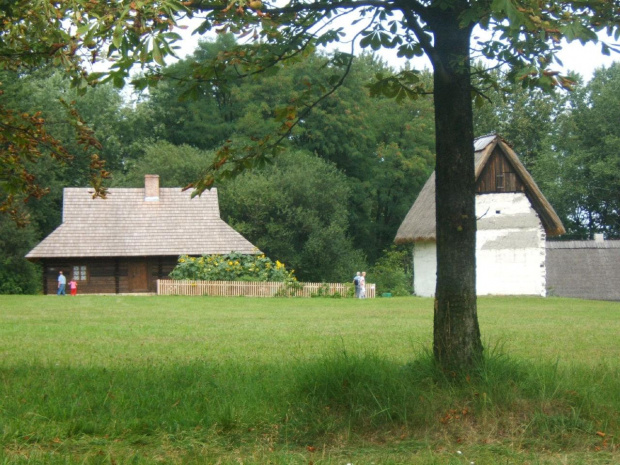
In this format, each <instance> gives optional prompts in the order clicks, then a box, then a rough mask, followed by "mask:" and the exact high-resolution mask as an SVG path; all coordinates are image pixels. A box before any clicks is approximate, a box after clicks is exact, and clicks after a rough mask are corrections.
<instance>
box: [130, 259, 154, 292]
mask: <svg viewBox="0 0 620 465" xmlns="http://www.w3.org/2000/svg"><path fill="white" fill-rule="evenodd" d="M128 272H129V292H147V291H148V290H149V286H148V273H147V266H146V262H129V270H128Z"/></svg>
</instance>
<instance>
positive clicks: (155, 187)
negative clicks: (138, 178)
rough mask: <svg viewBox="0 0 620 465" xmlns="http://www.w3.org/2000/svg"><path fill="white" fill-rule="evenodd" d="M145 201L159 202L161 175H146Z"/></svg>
mask: <svg viewBox="0 0 620 465" xmlns="http://www.w3.org/2000/svg"><path fill="white" fill-rule="evenodd" d="M144 201H145V202H159V175H158V174H145V175H144Z"/></svg>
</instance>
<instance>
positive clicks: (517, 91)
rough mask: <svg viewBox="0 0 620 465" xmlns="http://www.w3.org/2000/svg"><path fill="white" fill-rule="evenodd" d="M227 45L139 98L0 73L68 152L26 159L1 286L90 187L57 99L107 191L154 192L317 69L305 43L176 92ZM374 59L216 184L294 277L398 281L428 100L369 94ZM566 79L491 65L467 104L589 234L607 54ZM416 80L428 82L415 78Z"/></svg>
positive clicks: (53, 76)
mask: <svg viewBox="0 0 620 465" xmlns="http://www.w3.org/2000/svg"><path fill="white" fill-rule="evenodd" d="M233 40H234V39H233V38H232V37H231V36H226V35H222V36H219V38H218V39H217V41H215V42H201V43H200V45H199V47H198V49H197V50H196V51H195V52H194V53H193V55H191V56H189V57H187V58H185V59H183V60H181V61H179V62H177V63H175V64H173V65H170V66H168V67H166V68H165V69H164V73H163V76H164V77H163V78H162V79H161V80H160V82H159V84H158V85H157V86H156V87H155V88H151V89H150V91H149V93H148V94H142V95H140V96H134V97H135V98H133V99H129V98H127V97H126V95H125V94H121V93H120V92H119V91H118V90H117V89H115V88H113V87H112V86H109V85H100V86H97V87H95V88H94V89H91V90H89V91H88V92H87V93H86V94H85V95H84V96H78V95H77V94H76V93H75V91H74V90H73V89H71V88H70V85H69V82H68V81H67V80H65V79H64V77H63V74H62V73H61V72H58V71H55V70H54V69H52V68H44V69H38V70H36V71H33V72H30V73H27V74H24V73H21V74H15V73H10V72H2V74H1V75H0V82H1V83H2V88H3V89H4V90H5V91H7V90H10V92H8V91H7V92H5V93H4V94H0V100H1V102H2V104H3V105H4V106H5V107H7V108H12V109H14V110H15V111H17V112H34V111H36V110H43V112H42V115H41V117H42V118H44V119H45V120H46V124H47V125H48V130H49V132H50V133H52V135H53V136H55V137H56V138H58V139H59V140H61V141H63V143H64V144H65V146H66V147H67V148H68V149H69V150H70V152H71V153H72V154H73V156H74V159H73V160H72V162H71V163H69V164H60V163H55V162H53V161H51V160H49V161H46V160H45V159H43V161H42V162H38V163H37V165H36V166H33V168H32V169H33V171H34V172H35V173H36V174H37V176H38V177H39V178H40V179H41V180H42V181H43V183H44V184H45V185H46V186H47V187H48V188H49V194H48V195H47V196H45V197H43V198H41V199H39V200H37V199H31V200H30V201H29V202H28V203H27V204H26V205H25V206H24V209H25V210H26V212H27V213H28V215H29V218H30V221H29V223H28V224H27V225H26V226H25V227H23V228H18V227H17V226H16V225H15V224H14V222H13V221H12V220H11V218H9V217H8V216H7V215H0V293H5V294H6V293H35V292H37V291H38V288H39V285H40V279H39V270H38V269H37V267H36V265H33V264H31V263H29V262H27V261H26V260H25V259H24V258H23V257H24V255H25V254H26V253H27V252H28V251H29V250H30V249H31V248H32V247H33V246H34V245H35V244H36V243H37V242H38V241H39V240H41V239H42V238H43V237H45V236H46V235H47V234H49V233H50V232H51V231H52V230H53V229H54V228H56V227H57V226H58V225H59V224H60V221H61V206H62V188H63V187H68V186H72V187H77V186H87V185H88V182H89V164H90V159H89V157H88V156H87V155H86V153H85V152H84V151H83V149H82V148H81V147H80V146H79V145H78V144H77V143H76V140H75V139H76V138H75V134H74V128H73V126H71V125H69V124H66V123H65V121H66V108H65V106H64V105H63V104H62V103H61V99H62V100H64V101H75V107H76V108H77V109H78V111H79V113H80V115H81V117H82V118H83V119H84V120H85V121H86V122H87V123H88V124H89V125H90V127H91V128H92V129H93V130H94V134H95V136H96V137H97V138H98V140H99V141H100V142H101V144H102V150H101V156H102V158H103V159H105V161H106V168H107V170H108V171H110V172H111V174H112V177H111V181H110V186H111V187H142V186H143V182H144V174H147V173H150V174H159V175H160V182H161V185H162V186H163V187H178V186H186V185H187V184H189V183H190V182H192V181H194V180H196V179H197V178H198V177H199V176H200V175H201V174H202V172H203V170H204V168H205V167H206V166H207V165H208V164H209V163H210V162H211V160H212V157H213V154H214V152H215V150H217V149H218V148H219V147H220V146H221V145H222V144H223V143H224V142H226V141H230V142H229V143H231V144H243V143H244V142H245V141H247V140H249V139H255V138H259V137H262V136H263V135H264V134H267V133H269V132H276V131H277V127H276V126H277V125H278V124H281V123H279V122H277V121H274V119H273V118H272V116H273V115H272V114H271V110H270V108H273V107H277V106H278V105H280V106H283V105H286V104H287V102H289V101H290V100H291V99H294V98H295V96H296V95H297V94H299V93H300V92H301V91H302V90H303V88H304V86H308V85H313V83H317V82H321V81H322V80H327V79H329V74H330V70H329V66H323V67H321V66H320V65H321V63H322V62H323V61H326V60H325V57H323V56H321V55H319V54H315V55H311V56H309V57H307V58H305V59H304V60H299V61H298V62H297V63H295V64H294V65H290V66H287V67H285V68H283V69H281V70H280V71H279V73H278V74H277V75H268V74H262V75H257V76H255V77H251V78H246V79H240V80H236V81H234V82H233V83H232V84H230V83H228V84H226V85H223V84H222V85H217V84H215V85H214V84H213V82H212V81H211V82H209V83H208V84H207V83H205V84H203V85H201V84H198V85H192V86H191V87H190V86H189V85H188V84H187V83H185V82H184V81H183V80H181V79H180V78H179V76H181V75H183V74H185V73H184V72H183V71H184V70H187V69H188V68H189V69H192V67H193V66H194V64H195V63H196V62H201V61H206V60H209V59H210V58H212V57H213V56H215V55H216V54H218V53H221V52H225V51H226V49H227V48H228V47H230V46H231V45H232V44H233ZM309 62H312V63H309ZM310 65H311V66H310ZM317 65H318V66H317ZM310 69H312V70H313V71H312V72H309V71H308V70H310ZM317 69H320V70H321V71H320V72H322V73H325V74H324V76H319V75H317V72H316V70H317ZM386 69H387V65H386V63H384V62H382V61H381V60H379V59H377V58H376V57H374V56H372V55H369V54H365V55H362V56H360V57H359V58H358V59H356V60H355V62H354V65H353V67H352V69H351V73H350V76H349V78H348V79H347V80H345V83H344V84H343V86H342V87H340V88H339V89H338V90H337V92H336V93H334V94H332V95H330V96H329V97H328V98H326V99H324V100H323V101H321V102H320V103H319V104H318V105H317V107H315V108H314V109H313V111H312V112H311V113H310V114H309V115H308V116H307V117H306V118H304V119H303V120H302V121H301V123H300V124H299V125H298V126H297V127H295V129H294V131H293V133H292V136H291V137H290V138H289V139H288V140H287V141H286V148H285V150H284V151H283V152H282V153H281V154H280V155H279V156H278V157H276V158H275V161H274V162H273V163H272V164H267V165H265V166H263V167H261V168H259V169H254V170H251V171H247V172H245V173H243V174H242V175H240V176H238V177H236V178H234V179H228V180H225V181H223V182H221V183H219V184H218V185H217V187H218V191H219V196H220V208H221V212H222V217H223V219H224V220H226V221H227V222H228V223H229V224H230V225H231V226H233V227H234V228H235V229H237V230H238V231H239V232H240V233H241V234H243V235H244V236H245V237H246V238H248V239H249V240H250V241H251V242H252V243H254V244H255V245H256V246H258V247H259V248H260V249H261V250H263V251H264V252H265V253H266V254H267V255H268V256H269V257H272V258H273V259H274V260H275V259H278V260H280V261H282V262H284V263H286V266H287V268H289V269H295V274H296V275H297V277H298V279H299V280H300V281H326V282H327V281H347V280H349V279H350V278H351V276H352V275H353V273H354V272H355V271H356V270H361V269H368V270H370V271H371V275H370V276H371V278H370V279H371V280H372V281H374V282H380V281H381V280H385V282H386V283H387V282H389V283H390V284H389V286H390V288H391V290H393V291H394V292H395V293H407V292H408V290H409V287H410V286H409V284H408V283H409V282H410V280H409V276H408V274H409V273H410V269H409V263H410V254H409V251H408V250H406V249H402V248H399V249H397V248H394V247H393V245H392V241H393V238H394V236H395V233H396V230H397V228H398V226H399V225H400V222H401V221H402V220H403V218H404V217H405V215H406V213H407V211H408V209H409V208H410V207H411V205H412V203H413V201H414V200H415V198H416V196H417V194H418V192H419V190H420V189H421V188H422V185H423V184H424V182H425V181H426V179H427V177H428V176H429V174H430V173H431V171H432V170H433V168H434V137H435V135H434V121H433V108H432V101H431V98H430V97H429V98H418V99H416V100H404V101H402V102H400V103H398V102H396V101H395V100H394V99H388V98H384V97H370V92H369V88H368V87H367V84H368V83H369V82H370V81H371V79H372V78H373V77H374V76H375V75H376V74H377V73H381V72H382V71H385V70H386ZM574 78H575V80H576V82H577V85H576V87H575V90H574V91H573V92H570V93H563V92H556V93H551V94H546V93H543V92H541V91H540V90H535V89H529V88H523V87H522V86H520V85H519V86H515V85H513V84H510V83H509V82H507V81H505V80H504V79H503V77H502V76H501V75H499V74H498V75H497V79H498V83H499V85H498V86H493V87H491V88H489V89H486V90H483V92H484V95H485V96H486V97H487V100H486V101H484V102H483V104H482V105H480V106H478V107H477V108H476V111H475V128H476V134H477V135H484V134H488V133H499V134H501V135H502V136H503V137H504V138H505V139H506V140H508V141H509V142H510V143H512V144H513V146H514V148H515V150H516V152H517V153H518V154H519V155H520V156H521V158H522V161H523V162H524V164H525V165H526V167H527V168H528V169H529V170H530V172H531V173H532V175H533V177H534V179H535V180H536V182H537V183H538V185H539V187H540V188H541V189H542V191H543V192H544V194H545V195H546V197H547V198H548V199H549V201H550V202H551V204H552V205H553V206H554V208H555V209H556V211H557V213H558V215H559V216H560V217H561V219H562V221H563V222H564V225H565V226H566V229H567V235H566V236H565V237H564V238H565V239H585V238H588V237H591V235H592V234H593V233H595V232H603V233H605V235H606V237H607V238H618V237H620V218H619V212H620V174H619V173H620V125H619V124H618V123H619V122H620V64H614V65H612V66H611V67H610V68H607V69H599V70H597V71H596V72H595V74H594V77H593V78H592V80H590V81H589V82H587V83H584V82H583V81H582V79H581V78H580V77H579V76H578V75H577V76H575V77H574ZM422 79H425V80H427V81H428V83H429V85H430V83H431V82H432V76H431V74H430V73H426V74H423V76H422ZM479 86H480V88H481V89H483V88H484V83H480V84H479ZM9 96H10V97H9ZM373 273H374V276H373Z"/></svg>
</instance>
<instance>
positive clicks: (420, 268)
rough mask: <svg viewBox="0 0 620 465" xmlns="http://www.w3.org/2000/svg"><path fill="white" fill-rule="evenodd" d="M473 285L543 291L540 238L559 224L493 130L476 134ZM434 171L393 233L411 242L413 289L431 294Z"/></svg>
mask: <svg viewBox="0 0 620 465" xmlns="http://www.w3.org/2000/svg"><path fill="white" fill-rule="evenodd" d="M474 148H475V163H476V217H477V218H478V222H477V229H478V231H477V236H476V263H477V265H476V276H477V279H476V286H477V292H478V294H479V295H541V296H544V295H546V271H545V241H546V237H547V236H556V235H560V234H563V233H564V232H565V231H564V226H563V225H562V222H561V221H560V219H559V218H558V216H557V214H556V213H555V211H554V210H553V208H552V207H551V205H550V204H549V202H548V201H547V199H546V198H545V197H544V195H543V194H542V192H541V191H540V189H539V188H538V186H537V185H536V183H535V182H534V180H533V179H532V176H531V175H530V174H529V173H528V171H527V170H526V169H525V167H524V166H523V164H522V163H521V161H520V160H519V157H518V156H517V154H516V153H515V152H514V151H513V150H512V148H511V147H510V146H509V145H508V143H507V142H506V141H504V140H503V139H502V138H501V137H499V136H497V135H490V136H484V137H480V138H478V139H476V140H475V147H474ZM435 224H436V223H435V173H433V174H432V175H431V177H430V178H429V179H428V181H427V182H426V184H425V185H424V187H423V188H422V191H421V192H420V194H419V196H418V198H417V199H416V201H415V203H414V204H413V206H412V207H411V209H410V210H409V213H408V214H407V216H406V217H405V219H404V221H403V223H402V224H401V226H400V228H399V229H398V232H397V234H396V238H395V242H396V243H397V244H405V243H413V244H414V252H413V267H414V292H415V294H417V295H420V296H433V295H434V294H435V284H436V279H437V258H436V239H435Z"/></svg>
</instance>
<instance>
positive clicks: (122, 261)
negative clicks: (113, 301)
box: [26, 175, 258, 294]
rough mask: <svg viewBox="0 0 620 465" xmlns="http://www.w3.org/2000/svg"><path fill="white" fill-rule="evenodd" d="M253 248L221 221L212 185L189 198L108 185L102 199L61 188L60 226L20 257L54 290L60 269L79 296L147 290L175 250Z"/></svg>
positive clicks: (151, 188) (155, 184)
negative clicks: (74, 282)
mask: <svg viewBox="0 0 620 465" xmlns="http://www.w3.org/2000/svg"><path fill="white" fill-rule="evenodd" d="M230 252H240V253H246V254H253V253H257V252H258V250H257V249H256V248H255V247H254V246H253V245H252V244H251V243H250V242H249V241H247V240H246V239H245V238H244V237H243V236H242V235H241V234H239V233H238V232H236V231H235V230H234V229H233V228H231V227H230V226H229V225H228V224H226V223H225V222H224V221H223V220H222V219H221V218H220V210H219V203H218V197H217V190H216V189H211V190H209V191H205V192H204V193H203V194H202V195H201V196H200V197H195V198H193V199H192V198H191V192H189V191H186V192H183V191H182V190H181V188H160V187H159V176H157V175H146V176H145V187H144V188H138V189H128V188H112V189H109V191H108V195H107V198H106V199H101V198H93V197H92V189H90V188H65V189H64V192H63V211H62V224H61V225H60V226H59V227H58V228H56V230H54V231H53V232H52V233H51V234H50V235H49V236H47V237H46V238H45V239H44V240H43V241H42V242H41V243H40V244H39V245H37V246H36V247H35V248H34V249H32V250H31V251H30V252H29V253H28V254H27V255H26V258H28V259H29V260H33V261H40V262H41V263H42V265H43V289H44V292H45V293H46V294H52V293H55V292H56V287H57V277H58V273H59V271H63V273H64V274H65V276H67V278H68V279H67V281H68V280H69V279H71V278H75V279H76V280H77V281H78V293H81V294H85V293H86V294H99V293H106V294H107V293H115V294H119V293H147V292H155V291H156V280H157V279H158V278H162V277H167V276H168V274H169V273H170V271H172V269H173V268H174V266H175V265H176V263H177V258H178V256H179V255H183V254H187V255H202V254H226V253H230Z"/></svg>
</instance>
